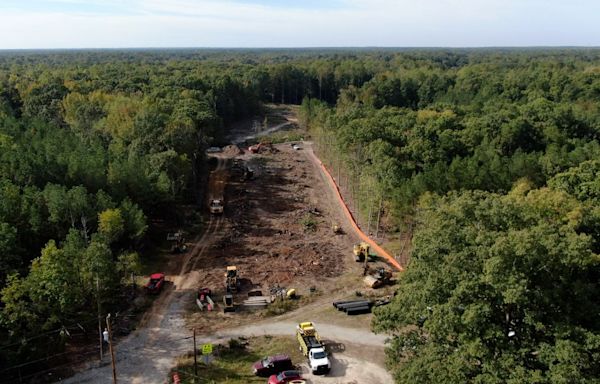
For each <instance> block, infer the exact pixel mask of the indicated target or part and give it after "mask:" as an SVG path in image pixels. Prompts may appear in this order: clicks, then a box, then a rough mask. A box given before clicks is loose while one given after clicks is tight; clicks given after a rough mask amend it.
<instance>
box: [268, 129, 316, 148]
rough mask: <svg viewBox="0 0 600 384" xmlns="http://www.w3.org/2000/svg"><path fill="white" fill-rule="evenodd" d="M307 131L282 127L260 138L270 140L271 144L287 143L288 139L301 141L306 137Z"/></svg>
mask: <svg viewBox="0 0 600 384" xmlns="http://www.w3.org/2000/svg"><path fill="white" fill-rule="evenodd" d="M308 136H309V135H308V133H307V132H306V131H304V130H302V129H297V128H296V129H290V130H286V129H282V130H280V131H277V132H273V133H270V134H268V135H265V136H262V137H261V140H263V141H270V142H271V143H273V144H280V143H288V142H290V141H303V140H306V139H307V138H308Z"/></svg>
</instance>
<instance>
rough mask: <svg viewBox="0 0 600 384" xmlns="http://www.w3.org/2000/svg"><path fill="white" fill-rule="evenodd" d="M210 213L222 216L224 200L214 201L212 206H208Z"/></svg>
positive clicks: (211, 203) (211, 202)
mask: <svg viewBox="0 0 600 384" xmlns="http://www.w3.org/2000/svg"><path fill="white" fill-rule="evenodd" d="M208 208H209V210H210V213H212V214H213V215H221V214H223V199H222V198H220V199H212V200H211V201H210V204H209V205H208Z"/></svg>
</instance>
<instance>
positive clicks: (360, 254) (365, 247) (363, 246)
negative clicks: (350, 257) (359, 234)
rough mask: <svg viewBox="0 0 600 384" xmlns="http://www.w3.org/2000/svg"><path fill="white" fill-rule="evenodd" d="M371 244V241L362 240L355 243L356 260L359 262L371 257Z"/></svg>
mask: <svg viewBox="0 0 600 384" xmlns="http://www.w3.org/2000/svg"><path fill="white" fill-rule="evenodd" d="M370 248H371V246H370V245H369V243H366V242H364V241H363V242H361V243H359V244H355V245H354V260H355V261H357V262H361V261H365V260H367V259H368V258H369V251H370Z"/></svg>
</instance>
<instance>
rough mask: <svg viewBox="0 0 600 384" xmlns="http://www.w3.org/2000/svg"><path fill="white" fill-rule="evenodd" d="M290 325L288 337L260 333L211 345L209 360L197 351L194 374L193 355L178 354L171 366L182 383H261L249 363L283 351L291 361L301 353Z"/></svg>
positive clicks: (294, 360)
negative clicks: (207, 362) (175, 362)
mask: <svg viewBox="0 0 600 384" xmlns="http://www.w3.org/2000/svg"><path fill="white" fill-rule="evenodd" d="M293 333H294V329H290V336H289V337H281V336H277V337H274V336H269V335H266V336H260V337H252V338H248V339H232V340H229V341H228V342H227V343H226V344H225V345H219V346H218V347H217V346H215V348H214V357H213V360H212V361H211V362H210V363H209V364H208V365H205V364H204V363H203V362H201V361H202V356H201V355H198V376H199V378H196V377H194V357H193V354H191V353H190V354H188V355H186V356H183V357H181V358H179V360H178V364H177V367H176V368H175V370H176V371H177V372H179V377H180V378H181V382H182V383H184V384H192V383H193V384H200V383H202V384H209V383H210V384H212V383H225V384H251V383H257V384H258V383H261V384H264V383H265V382H266V381H267V380H266V379H265V378H264V377H257V376H254V374H253V373H252V364H253V363H255V362H256V361H258V360H260V359H262V358H264V357H265V356H269V355H276V354H280V353H285V354H288V355H290V357H291V358H292V362H293V363H294V364H299V363H301V362H302V361H303V359H304V357H303V356H302V355H301V354H300V352H299V351H298V345H297V343H296V340H295V338H294V337H293V336H291V335H292V334H293Z"/></svg>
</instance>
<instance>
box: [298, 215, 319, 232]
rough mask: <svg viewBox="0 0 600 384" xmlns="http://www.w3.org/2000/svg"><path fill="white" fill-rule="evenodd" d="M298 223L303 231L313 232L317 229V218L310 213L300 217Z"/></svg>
mask: <svg viewBox="0 0 600 384" xmlns="http://www.w3.org/2000/svg"><path fill="white" fill-rule="evenodd" d="M300 224H301V225H302V227H303V228H304V232H315V231H316V230H317V220H316V219H315V218H314V217H313V215H311V214H310V213H307V214H305V215H304V217H302V219H301V220H300Z"/></svg>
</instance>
